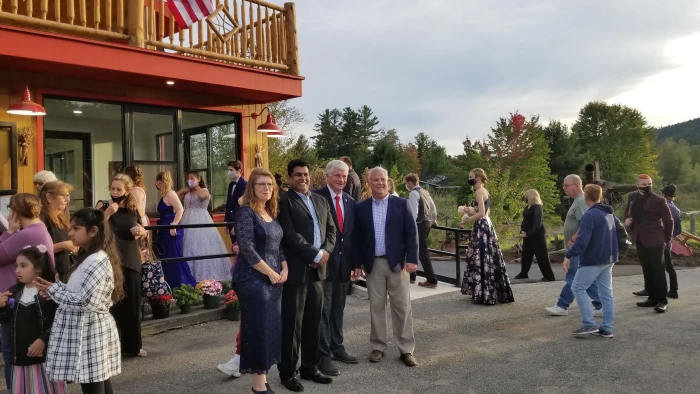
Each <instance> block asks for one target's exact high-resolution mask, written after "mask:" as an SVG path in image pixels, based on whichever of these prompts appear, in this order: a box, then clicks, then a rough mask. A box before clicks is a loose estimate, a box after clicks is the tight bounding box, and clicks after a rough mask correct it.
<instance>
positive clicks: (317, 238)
mask: <svg viewBox="0 0 700 394" xmlns="http://www.w3.org/2000/svg"><path fill="white" fill-rule="evenodd" d="M295 193H296V194H298V195H299V197H301V201H303V202H304V204H306V207H307V208H309V212H311V218H312V219H313V221H314V247H315V248H316V249H321V239H322V238H321V225H320V224H319V222H318V216H317V215H316V208H314V202H313V200H311V192H309V195H308V196H305V195H303V194H301V193H299V192H295ZM321 257H323V250H319V251H318V254H317V255H316V257H315V258H314V263H318V262H319V261H321Z"/></svg>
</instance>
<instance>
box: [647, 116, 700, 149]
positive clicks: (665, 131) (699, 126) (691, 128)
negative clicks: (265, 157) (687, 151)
mask: <svg viewBox="0 0 700 394" xmlns="http://www.w3.org/2000/svg"><path fill="white" fill-rule="evenodd" d="M656 132H657V133H658V138H657V141H658V142H662V141H663V140H665V139H667V138H671V139H673V140H675V141H678V140H685V141H686V142H688V143H689V144H698V143H700V118H695V119H692V120H687V121H685V122H682V123H676V124H674V125H670V126H665V127H660V128H658V129H656Z"/></svg>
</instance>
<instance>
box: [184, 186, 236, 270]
mask: <svg viewBox="0 0 700 394" xmlns="http://www.w3.org/2000/svg"><path fill="white" fill-rule="evenodd" d="M205 190H206V189H205ZM208 206H209V198H207V199H205V200H201V199H199V197H198V196H197V195H196V194H194V195H193V194H192V193H187V194H186V195H185V214H184V215H182V224H209V223H214V221H213V220H212V218H211V215H210V214H209V211H207V207H208ZM227 253H229V251H228V250H226V244H224V240H223V239H222V238H221V234H220V233H219V230H218V229H217V228H216V227H205V228H188V229H185V236H184V238H183V239H182V254H183V255H184V256H185V257H194V256H206V255H215V254H227ZM189 265H190V270H191V271H192V275H193V276H194V278H195V279H196V280H197V281H198V282H199V281H203V280H205V279H214V280H218V281H224V280H231V259H230V258H228V257H222V258H216V259H207V260H194V261H189Z"/></svg>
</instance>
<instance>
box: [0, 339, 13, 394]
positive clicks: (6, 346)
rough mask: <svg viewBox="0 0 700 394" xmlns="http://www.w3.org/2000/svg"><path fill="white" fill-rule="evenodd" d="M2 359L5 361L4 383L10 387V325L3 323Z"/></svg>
mask: <svg viewBox="0 0 700 394" xmlns="http://www.w3.org/2000/svg"><path fill="white" fill-rule="evenodd" d="M1 328H2V360H3V361H4V362H5V383H7V388H8V389H9V388H10V381H11V376H10V374H11V373H12V338H11V335H10V326H9V325H3V326H2V327H1Z"/></svg>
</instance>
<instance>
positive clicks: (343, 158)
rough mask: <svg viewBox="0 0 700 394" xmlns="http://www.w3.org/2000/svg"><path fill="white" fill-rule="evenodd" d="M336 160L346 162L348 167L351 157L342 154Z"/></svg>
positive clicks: (350, 164) (350, 163) (350, 165)
mask: <svg viewBox="0 0 700 394" xmlns="http://www.w3.org/2000/svg"><path fill="white" fill-rule="evenodd" d="M338 160H340V161H342V162H343V163H345V164H347V165H348V167H352V159H350V158H349V157H347V156H343V157H341V158H340V159H338Z"/></svg>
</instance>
